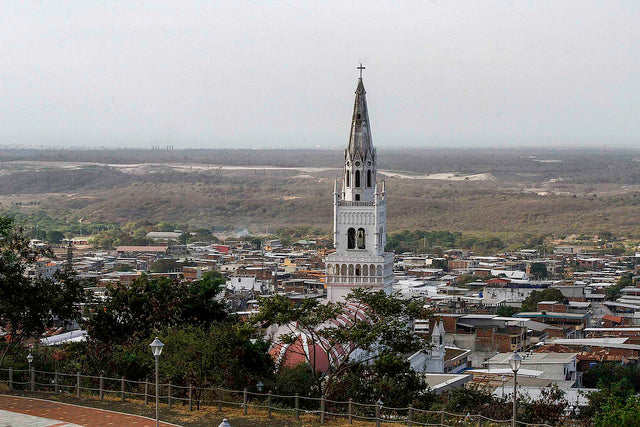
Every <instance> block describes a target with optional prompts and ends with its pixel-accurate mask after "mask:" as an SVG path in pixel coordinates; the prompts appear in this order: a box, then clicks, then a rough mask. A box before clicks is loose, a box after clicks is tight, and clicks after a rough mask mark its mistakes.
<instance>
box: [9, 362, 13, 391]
mask: <svg viewBox="0 0 640 427" xmlns="http://www.w3.org/2000/svg"><path fill="white" fill-rule="evenodd" d="M9 390H13V368H11V367H9Z"/></svg>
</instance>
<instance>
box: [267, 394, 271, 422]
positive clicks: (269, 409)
mask: <svg viewBox="0 0 640 427" xmlns="http://www.w3.org/2000/svg"><path fill="white" fill-rule="evenodd" d="M271 395H272V393H271V392H269V395H267V411H268V414H269V418H271Z"/></svg>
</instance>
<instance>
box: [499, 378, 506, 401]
mask: <svg viewBox="0 0 640 427" xmlns="http://www.w3.org/2000/svg"><path fill="white" fill-rule="evenodd" d="M500 380H501V381H502V398H503V399H504V382H505V381H506V380H507V377H505V376H504V375H503V376H501V377H500Z"/></svg>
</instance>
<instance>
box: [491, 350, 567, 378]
mask: <svg viewBox="0 0 640 427" xmlns="http://www.w3.org/2000/svg"><path fill="white" fill-rule="evenodd" d="M512 354H513V353H499V354H496V355H495V356H493V357H492V358H491V359H489V360H488V361H487V367H488V368H489V369H490V370H494V369H510V366H509V357H511V355H512ZM521 356H522V357H523V359H524V360H523V361H522V369H529V370H535V371H542V374H541V375H540V377H541V378H548V379H552V380H556V381H575V380H576V370H577V356H578V353H522V354H521Z"/></svg>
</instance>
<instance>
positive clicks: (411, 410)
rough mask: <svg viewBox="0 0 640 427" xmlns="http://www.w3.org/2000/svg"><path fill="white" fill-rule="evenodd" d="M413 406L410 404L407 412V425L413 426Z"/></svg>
mask: <svg viewBox="0 0 640 427" xmlns="http://www.w3.org/2000/svg"><path fill="white" fill-rule="evenodd" d="M412 420H413V406H411V405H409V411H408V412H407V426H409V427H411V426H412V425H413V422H412Z"/></svg>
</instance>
